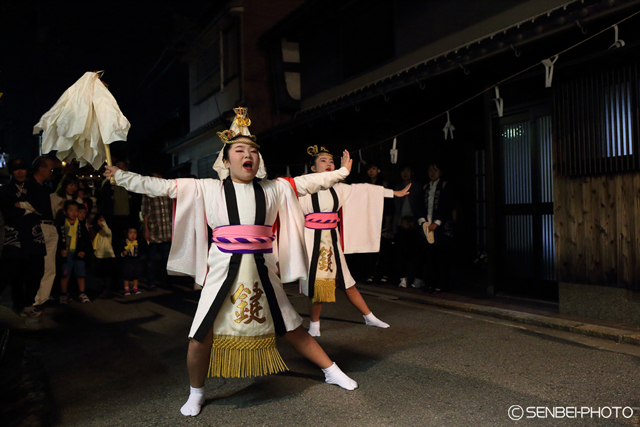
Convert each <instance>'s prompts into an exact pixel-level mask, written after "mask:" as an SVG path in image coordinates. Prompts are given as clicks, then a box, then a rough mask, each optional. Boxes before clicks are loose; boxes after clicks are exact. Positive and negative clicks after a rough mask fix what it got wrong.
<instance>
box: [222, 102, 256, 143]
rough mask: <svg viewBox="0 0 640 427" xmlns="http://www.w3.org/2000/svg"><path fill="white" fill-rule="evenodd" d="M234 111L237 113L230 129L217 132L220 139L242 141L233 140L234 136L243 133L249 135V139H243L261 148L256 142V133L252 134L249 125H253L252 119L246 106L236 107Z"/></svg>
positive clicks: (229, 141) (226, 141)
mask: <svg viewBox="0 0 640 427" xmlns="http://www.w3.org/2000/svg"><path fill="white" fill-rule="evenodd" d="M233 111H234V112H235V113H236V117H235V119H233V123H231V128H230V129H228V130H223V131H222V132H217V133H218V137H219V138H220V140H221V141H222V142H223V143H225V144H229V143H231V142H240V141H238V140H235V141H231V140H232V139H233V138H235V137H237V136H238V135H242V136H245V137H247V139H248V140H243V141H244V142H247V143H249V144H251V145H255V146H256V147H258V148H260V146H259V145H258V144H256V142H255V141H256V137H255V135H251V132H249V126H250V125H251V120H250V119H249V117H247V109H246V108H245V107H237V108H234V109H233Z"/></svg>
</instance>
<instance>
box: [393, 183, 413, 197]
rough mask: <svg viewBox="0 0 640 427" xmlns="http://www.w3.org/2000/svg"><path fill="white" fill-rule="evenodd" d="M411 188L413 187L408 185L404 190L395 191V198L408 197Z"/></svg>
mask: <svg viewBox="0 0 640 427" xmlns="http://www.w3.org/2000/svg"><path fill="white" fill-rule="evenodd" d="M409 187H411V184H409V185H407V186H406V187H404V188H403V189H402V190H396V191H394V192H393V197H404V196H406V195H407V194H409Z"/></svg>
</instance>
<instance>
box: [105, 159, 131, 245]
mask: <svg viewBox="0 0 640 427" xmlns="http://www.w3.org/2000/svg"><path fill="white" fill-rule="evenodd" d="M116 167H118V168H120V169H121V170H123V171H128V170H129V168H128V166H127V162H124V161H118V162H116ZM129 198H130V195H129V192H128V191H127V190H126V189H124V188H123V187H120V186H118V185H111V183H110V182H109V180H108V179H105V180H104V181H103V182H102V194H101V202H102V207H101V208H100V212H101V213H102V214H103V215H104V216H105V219H106V220H107V222H108V223H109V225H110V226H111V230H112V231H113V234H114V235H115V236H118V238H120V236H124V235H125V234H126V232H127V227H128V226H129V224H131V223H132V221H131V219H130V218H129V214H130V212H131V211H130V209H129Z"/></svg>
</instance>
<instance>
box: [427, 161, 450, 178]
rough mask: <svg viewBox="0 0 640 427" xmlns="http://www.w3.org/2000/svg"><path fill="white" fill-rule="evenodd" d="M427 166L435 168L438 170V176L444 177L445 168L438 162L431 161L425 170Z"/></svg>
mask: <svg viewBox="0 0 640 427" xmlns="http://www.w3.org/2000/svg"><path fill="white" fill-rule="evenodd" d="M429 166H435V167H437V168H438V169H440V174H441V175H444V171H445V169H446V168H445V167H444V166H443V165H442V162H441V161H440V160H432V161H430V162H429V164H428V165H427V168H428V167H429Z"/></svg>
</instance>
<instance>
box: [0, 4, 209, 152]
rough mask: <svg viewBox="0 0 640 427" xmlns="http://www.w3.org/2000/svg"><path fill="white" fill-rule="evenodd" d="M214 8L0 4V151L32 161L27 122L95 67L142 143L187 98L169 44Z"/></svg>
mask: <svg viewBox="0 0 640 427" xmlns="http://www.w3.org/2000/svg"><path fill="white" fill-rule="evenodd" d="M218 3H220V2H218V1H207V2H205V1H186V2H185V1H167V0H153V1H151V0H135V1H108V2H88V1H83V2H79V1H78V2H76V1H53V0H39V1H35V0H3V1H2V2H1V3H0V92H4V95H3V97H2V98H1V99H0V149H1V150H4V151H6V152H9V153H10V154H14V155H22V156H25V157H28V158H32V157H33V156H34V154H33V153H35V151H34V149H33V148H30V147H31V146H32V145H33V144H36V138H35V137H31V136H30V135H31V129H32V128H33V125H35V124H36V122H37V121H38V120H39V118H40V117H41V116H42V115H43V114H44V113H45V112H46V111H48V110H49V109H50V108H51V107H52V106H53V104H54V103H55V102H56V100H57V99H58V98H59V97H60V95H62V93H63V92H64V91H65V90H66V89H67V88H68V87H69V86H71V85H72V84H73V83H74V82H75V81H76V80H77V79H79V78H80V77H81V76H82V75H83V73H84V72H85V71H93V70H105V75H104V78H103V80H104V81H105V82H106V83H108V84H109V85H110V90H111V92H112V93H113V95H114V96H115V98H116V100H117V101H118V104H119V105H120V108H121V110H122V111H123V113H124V114H125V116H127V118H128V119H129V121H130V122H131V125H132V126H131V131H130V133H129V141H130V142H132V143H135V142H136V141H139V140H141V139H143V138H144V137H145V136H147V135H148V134H149V133H151V132H152V131H153V129H154V128H156V127H158V126H159V125H160V124H161V123H162V121H163V120H165V119H166V118H167V117H168V116H169V115H170V114H171V113H172V112H173V111H175V109H176V108H177V107H179V106H180V105H181V104H184V103H185V102H186V101H187V99H188V98H187V96H188V93H187V91H188V82H187V80H186V79H187V74H186V67H185V65H184V64H183V63H182V62H181V61H180V60H179V59H178V58H179V52H178V51H176V49H173V48H169V46H171V45H172V42H173V41H174V40H175V39H176V38H177V37H180V36H181V35H184V34H187V33H189V32H190V31H193V30H194V29H196V28H197V27H198V24H197V22H196V20H197V19H198V18H199V17H202V16H203V14H205V12H210V11H211V10H212V8H215V7H216V5H217V4H218ZM25 144H30V147H25ZM36 154H37V153H36Z"/></svg>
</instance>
